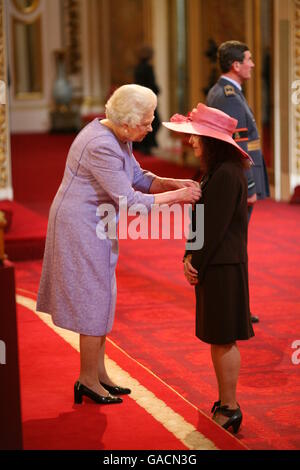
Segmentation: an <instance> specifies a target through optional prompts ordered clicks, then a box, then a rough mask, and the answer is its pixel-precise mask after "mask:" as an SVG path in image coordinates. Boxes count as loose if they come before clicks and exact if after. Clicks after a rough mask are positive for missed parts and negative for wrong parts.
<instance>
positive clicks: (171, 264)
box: [17, 151, 300, 450]
mask: <svg viewBox="0 0 300 470" xmlns="http://www.w3.org/2000/svg"><path fill="white" fill-rule="evenodd" d="M32 153H34V152H32ZM35 153H36V154H38V152H37V151H35ZM58 153H59V152H58V151H57V154H58ZM56 157H57V159H58V155H56ZM61 159H62V158H61ZM145 160H146V159H145ZM147 161H148V164H149V166H151V165H156V164H157V163H156V162H157V159H152V158H149V159H147ZM146 163H147V162H146ZM62 166H63V165H62ZM149 169H152V168H149ZM153 171H154V169H153ZM174 171H175V170H174ZM176 171H177V169H176ZM54 173H55V172H54V171H53V174H54ZM166 176H167V175H166ZM168 176H169V175H168ZM39 184H42V183H41V182H40V183H39ZM49 187H51V182H49ZM53 189H54V188H53ZM19 192H20V194H21V192H22V190H21V189H19ZM54 192H55V191H54ZM23 196H24V197H25V196H26V194H25V193H24V194H23ZM26 197H27V200H29V199H30V197H29V196H26ZM45 201H46V194H45ZM20 202H24V203H25V201H23V200H22V199H20ZM48 204H49V202H48ZM42 209H43V208H42ZM43 210H44V209H43ZM41 212H42V211H41ZM299 239H300V207H299V206H291V205H288V204H283V203H275V202H273V201H263V202H259V203H257V205H256V207H255V210H254V214H253V217H252V220H251V224H250V230H249V272H250V295H251V308H252V312H253V313H254V314H258V315H259V316H260V319H261V323H260V324H258V325H256V326H255V333H256V336H255V337H254V338H253V339H251V340H250V341H248V342H240V349H241V354H242V369H241V374H240V380H239V385H238V399H239V402H240V404H241V407H242V409H243V412H244V423H243V427H242V429H241V432H240V433H239V434H238V438H239V439H240V440H241V442H242V443H243V444H246V446H248V447H249V448H251V449H290V450H294V449H299V447H300V429H299V423H300V419H299V418H300V416H299V406H298V397H299V390H300V379H299V377H300V376H299V367H300V365H298V366H297V365H294V364H293V363H292V360H291V358H292V354H293V352H294V350H293V349H292V347H291V345H292V343H293V342H294V341H295V340H299V339H300V338H299V334H300V333H299V331H300V320H299V318H300V315H299V314H300V288H299V286H300V246H299ZM182 253H183V242H181V241H178V240H175V241H172V240H171V241H166V240H158V241H150V240H137V241H131V240H126V241H125V240H122V241H121V243H120V261H119V265H118V272H117V275H118V305H117V315H116V323H115V327H114V330H113V334H112V335H111V338H112V340H113V341H114V342H115V343H116V344H118V345H119V346H121V347H122V349H124V350H125V351H126V352H127V353H129V354H130V355H131V356H132V357H134V359H136V360H137V361H139V362H140V363H141V364H143V365H145V366H146V367H148V368H149V369H151V370H152V371H153V372H154V373H155V374H156V375H158V376H159V377H160V378H161V379H163V381H164V382H166V383H167V384H168V385H170V386H171V387H173V388H174V389H175V390H177V391H178V392H179V393H180V394H181V395H183V396H184V397H186V398H187V399H188V400H189V402H191V403H193V404H194V405H196V406H197V407H199V408H200V409H201V410H202V411H204V412H205V413H206V414H207V415H209V410H210V407H211V403H212V402H213V401H214V400H216V399H217V396H216V384H215V378H214V374H213V371H212V367H211V361H210V354H209V347H208V345H205V344H203V343H201V342H200V341H198V340H197V338H195V336H194V298H193V290H192V289H191V288H190V287H189V286H188V285H187V284H186V282H185V279H184V277H183V274H182V264H181V258H182ZM40 266H41V263H40V262H36V263H18V264H17V285H18V287H19V288H23V289H28V290H30V291H33V292H36V289H37V285H38V279H39V273H40ZM32 326H33V325H32ZM35 328H36V327H35ZM33 331H34V336H33V337H32V338H28V341H31V340H32V341H33V344H34V345H36V343H37V347H39V348H40V343H41V340H40V338H41V333H40V332H37V331H35V330H33ZM45 334H46V333H45ZM51 334H52V332H51ZM28 335H29V333H28V334H27V336H28ZM29 336H30V335H29ZM42 336H43V335H42ZM42 342H43V343H44V338H43V341H42ZM34 347H35V346H34ZM34 347H33V346H32V350H34ZM72 354H73V351H72ZM34 357H35V358H36V359H35V361H37V364H36V367H37V370H36V372H35V373H36V375H37V376H38V375H39V373H41V374H42V373H43V368H44V366H43V365H42V364H40V363H39V361H38V359H39V356H38V355H37V354H35V355H34ZM48 362H49V360H48ZM50 362H51V360H50ZM71 369H72V370H70V371H65V372H64V373H65V374H66V380H67V382H68V386H66V385H64V387H66V389H65V390H66V393H68V394H70V393H71V389H70V385H69V384H70V383H73V380H74V375H76V373H77V372H76V370H75V369H76V367H75V362H72V366H71ZM68 374H69V375H68ZM57 376H59V377H60V376H61V375H59V374H57ZM27 383H28V387H30V380H28V382H27ZM53 383H55V382H54V379H53V376H52V380H51V385H52V387H53ZM48 385H49V384H48ZM54 387H55V386H54ZM28 393H29V392H28ZM29 399H30V396H29V395H28V400H29ZM62 408H64V407H62ZM83 412H84V411H83ZM110 412H111V413H113V410H111V411H110ZM38 413H42V411H38ZM69 413H70V410H69ZM50 418H51V417H50ZM50 418H49V419H50ZM56 418H57V416H56ZM27 419H31V418H30V417H29V415H27ZM37 419H41V417H40V416H39V417H38V418H37ZM71 419H73V418H71ZM70 421H71V420H70ZM53 424H54V423H53ZM168 442H169V441H168ZM97 443H99V440H98V441H97ZM97 445H98V444H97Z"/></svg>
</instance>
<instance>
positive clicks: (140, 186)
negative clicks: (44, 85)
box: [37, 119, 155, 336]
mask: <svg viewBox="0 0 300 470" xmlns="http://www.w3.org/2000/svg"><path fill="white" fill-rule="evenodd" d="M154 177H155V175H153V174H152V173H149V172H146V171H144V170H142V169H141V168H140V166H139V164H138V162H137V161H136V160H135V158H134V156H133V155H132V152H131V146H130V145H127V144H123V143H121V142H119V141H118V140H117V139H116V137H115V135H114V134H113V133H112V131H111V130H110V129H108V128H107V127H105V126H103V125H102V124H101V123H100V121H99V120H98V119H95V120H94V121H92V122H91V123H90V124H88V125H87V126H86V127H85V128H84V129H83V130H82V131H81V132H80V133H79V134H78V136H77V137H76V139H75V140H74V142H73V144H72V146H71V148H70V151H69V154H68V158H67V162H66V168H65V173H64V177H63V180H62V183H61V185H60V187H59V189H58V192H57V194H56V196H55V198H54V201H53V203H52V206H51V209H50V215H49V222H48V231H47V239H46V247H45V254H44V261H43V270H42V276H41V281H40V287H39V293H38V300H37V310H38V311H42V312H45V313H49V314H51V315H52V319H53V322H54V323H55V324H56V325H58V326H60V327H62V328H66V329H68V330H72V331H75V332H78V333H81V334H84V335H92V336H102V335H105V334H107V333H109V332H110V331H111V329H112V325H113V321H114V313H115V305H116V277H115V268H116V263H117V260H118V241H117V239H115V240H114V239H111V238H109V237H108V236H105V235H104V236H103V233H104V234H105V229H104V226H103V225H101V224H102V218H101V217H100V215H99V214H101V211H100V212H99V209H100V208H101V207H103V204H111V205H112V207H113V208H114V209H115V214H116V218H118V211H119V196H126V197H127V204H128V207H130V206H132V205H133V204H137V203H142V204H143V205H144V206H146V208H147V210H148V211H149V210H150V209H151V205H152V204H153V203H154V196H153V195H151V194H145V193H148V192H149V189H150V186H151V183H152V181H153V178H154Z"/></svg>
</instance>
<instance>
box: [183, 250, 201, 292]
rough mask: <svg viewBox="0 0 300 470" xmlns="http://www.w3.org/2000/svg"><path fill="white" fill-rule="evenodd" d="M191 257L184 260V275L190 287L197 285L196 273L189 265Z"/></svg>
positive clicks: (188, 256)
mask: <svg viewBox="0 0 300 470" xmlns="http://www.w3.org/2000/svg"><path fill="white" fill-rule="evenodd" d="M191 261H192V255H187V256H186V257H185V260H184V264H183V266H184V268H183V269H184V275H185V277H186V278H187V280H188V282H189V283H190V284H191V286H195V285H196V284H198V271H197V269H195V268H194V267H193V266H192V265H191Z"/></svg>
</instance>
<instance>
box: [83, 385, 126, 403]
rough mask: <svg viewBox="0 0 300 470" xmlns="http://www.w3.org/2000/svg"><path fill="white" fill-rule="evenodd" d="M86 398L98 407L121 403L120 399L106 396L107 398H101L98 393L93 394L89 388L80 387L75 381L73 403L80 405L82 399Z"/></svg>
mask: <svg viewBox="0 0 300 470" xmlns="http://www.w3.org/2000/svg"><path fill="white" fill-rule="evenodd" d="M84 396H85V397H88V398H90V399H91V400H93V401H94V402H95V403H98V404H99V405H114V404H116V403H122V401H123V400H122V398H115V397H111V396H110V395H107V397H103V396H102V395H99V394H98V393H96V392H94V391H93V390H91V389H90V388H88V387H86V386H85V385H82V384H81V383H80V382H79V381H77V382H76V383H75V385H74V402H75V404H76V405H80V404H81V403H82V397H84Z"/></svg>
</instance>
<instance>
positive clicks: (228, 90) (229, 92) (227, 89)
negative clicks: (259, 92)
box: [224, 85, 236, 96]
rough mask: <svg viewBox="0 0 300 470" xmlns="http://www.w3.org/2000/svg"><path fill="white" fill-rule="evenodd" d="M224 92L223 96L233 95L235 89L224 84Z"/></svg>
mask: <svg viewBox="0 0 300 470" xmlns="http://www.w3.org/2000/svg"><path fill="white" fill-rule="evenodd" d="M224 93H225V96H233V95H235V94H236V93H235V89H234V87H233V86H232V85H225V86H224Z"/></svg>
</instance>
